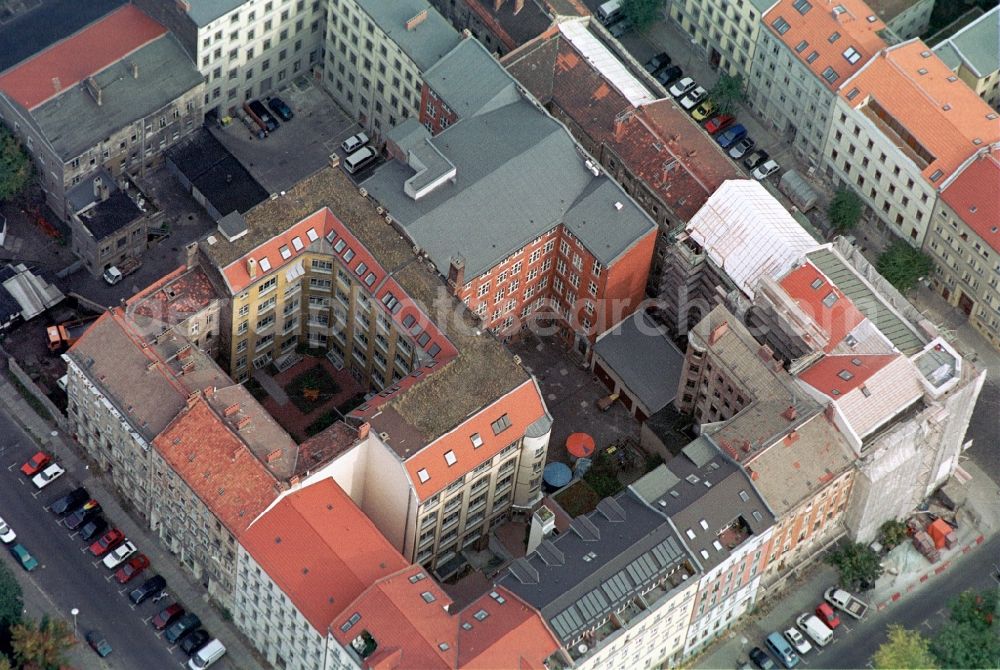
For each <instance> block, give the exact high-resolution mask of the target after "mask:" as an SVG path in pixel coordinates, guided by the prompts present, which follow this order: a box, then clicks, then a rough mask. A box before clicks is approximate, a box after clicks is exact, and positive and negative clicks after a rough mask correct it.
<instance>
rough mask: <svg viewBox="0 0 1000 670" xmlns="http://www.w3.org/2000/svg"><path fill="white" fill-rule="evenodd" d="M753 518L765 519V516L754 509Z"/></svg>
mask: <svg viewBox="0 0 1000 670" xmlns="http://www.w3.org/2000/svg"><path fill="white" fill-rule="evenodd" d="M753 518H754V519H756V520H757V521H762V520H763V519H764V517H763V516H761V513H760V512H758V511H757V510H754V511H753Z"/></svg>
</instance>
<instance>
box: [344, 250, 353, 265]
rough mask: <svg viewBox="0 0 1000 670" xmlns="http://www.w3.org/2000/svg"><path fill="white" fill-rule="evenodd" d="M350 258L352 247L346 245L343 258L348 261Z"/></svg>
mask: <svg viewBox="0 0 1000 670" xmlns="http://www.w3.org/2000/svg"><path fill="white" fill-rule="evenodd" d="M352 258H354V249H351V248H350V247H348V248H347V251H345V252H344V260H345V261H347V262H348V263H350V262H351V259H352Z"/></svg>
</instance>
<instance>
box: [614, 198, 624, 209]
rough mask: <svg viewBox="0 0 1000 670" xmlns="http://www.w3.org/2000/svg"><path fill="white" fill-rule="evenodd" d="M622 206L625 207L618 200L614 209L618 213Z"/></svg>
mask: <svg viewBox="0 0 1000 670" xmlns="http://www.w3.org/2000/svg"><path fill="white" fill-rule="evenodd" d="M624 206H625V205H623V204H622V203H621V201H620V200H619V201H616V202H615V209H617V210H618V211H621V208H622V207H624Z"/></svg>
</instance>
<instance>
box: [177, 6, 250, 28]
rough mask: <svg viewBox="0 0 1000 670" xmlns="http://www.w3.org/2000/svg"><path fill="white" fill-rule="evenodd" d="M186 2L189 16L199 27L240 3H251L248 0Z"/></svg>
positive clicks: (223, 14)
mask: <svg viewBox="0 0 1000 670" xmlns="http://www.w3.org/2000/svg"><path fill="white" fill-rule="evenodd" d="M186 4H187V6H188V12H187V14H188V16H189V17H191V20H192V21H194V22H195V24H196V25H197V26H198V27H199V28H202V27H204V26H207V25H208V24H209V23H211V22H212V21H214V20H216V19H217V18H219V17H220V16H225V15H226V14H228V13H229V12H231V11H233V10H234V9H236V8H237V7H239V6H240V5H246V4H249V3H248V2H247V0H187V3H186Z"/></svg>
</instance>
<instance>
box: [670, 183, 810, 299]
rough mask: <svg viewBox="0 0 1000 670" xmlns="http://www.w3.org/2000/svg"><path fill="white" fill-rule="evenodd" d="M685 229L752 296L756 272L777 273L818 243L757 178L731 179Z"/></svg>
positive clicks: (787, 267)
mask: <svg viewBox="0 0 1000 670" xmlns="http://www.w3.org/2000/svg"><path fill="white" fill-rule="evenodd" d="M685 230H686V231H687V233H688V234H689V235H690V236H691V238H692V239H693V240H695V241H696V242H697V243H698V244H700V245H701V246H702V247H703V248H704V249H705V252H706V253H707V254H708V255H709V257H710V258H711V259H712V260H713V261H714V262H715V263H716V265H718V266H719V267H720V268H722V269H723V270H725V272H726V274H727V275H729V277H730V278H731V279H732V280H733V282H735V283H736V285H737V286H738V287H739V288H740V290H741V291H743V293H745V294H746V295H747V296H748V297H750V298H753V296H754V288H755V287H756V285H757V280H758V279H760V277H762V276H764V275H767V276H769V277H772V278H777V277H780V276H782V275H784V274H785V273H786V272H788V271H789V270H790V269H791V268H792V266H793V265H794V264H795V262H796V261H797V260H799V259H800V258H801V257H802V255H803V254H805V253H806V252H808V251H812V250H813V249H818V248H819V247H820V246H821V245H820V244H819V243H818V242H817V241H816V240H814V239H813V238H812V236H810V235H809V233H807V232H806V231H805V229H804V228H803V227H802V226H801V225H799V222H798V221H796V220H795V219H794V218H792V215H791V214H789V213H788V211H787V210H786V209H785V208H784V207H783V206H782V205H781V203H780V202H778V201H777V200H775V198H774V196H772V195H771V194H770V193H769V192H768V191H767V189H766V188H764V186H762V185H761V184H760V182H758V181H754V180H749V179H730V180H728V181H725V182H723V183H722V186H720V187H719V188H718V190H716V191H715V193H713V194H712V196H711V197H710V198H709V199H708V201H707V202H706V203H705V204H704V205H702V207H701V209H699V210H698V212H697V213H696V214H695V215H694V216H693V217H691V220H690V221H689V222H688V224H687V226H686V228H685Z"/></svg>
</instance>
